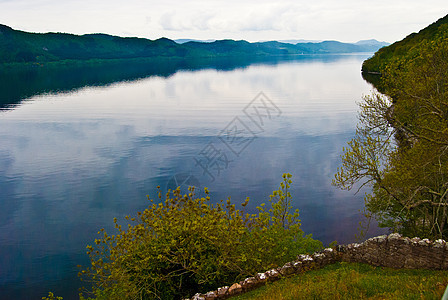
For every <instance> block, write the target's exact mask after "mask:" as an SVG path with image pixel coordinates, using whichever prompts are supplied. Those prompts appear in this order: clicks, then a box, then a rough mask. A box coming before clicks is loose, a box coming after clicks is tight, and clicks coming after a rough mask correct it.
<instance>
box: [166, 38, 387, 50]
mask: <svg viewBox="0 0 448 300" xmlns="http://www.w3.org/2000/svg"><path fill="white" fill-rule="evenodd" d="M174 41H175V42H176V43H178V44H185V43H187V42H200V43H211V42H214V41H216V40H210V39H209V40H197V39H176V40H174ZM263 42H270V41H259V43H263ZM275 42H280V43H285V44H293V45H297V44H306V43H321V42H324V41H323V40H304V39H300V40H276V41H275ZM348 44H354V45H364V46H365V45H369V46H372V47H380V48H381V47H384V46H388V45H390V43H388V42H380V41H377V40H374V39H371V40H361V41H358V42H356V43H348Z"/></svg>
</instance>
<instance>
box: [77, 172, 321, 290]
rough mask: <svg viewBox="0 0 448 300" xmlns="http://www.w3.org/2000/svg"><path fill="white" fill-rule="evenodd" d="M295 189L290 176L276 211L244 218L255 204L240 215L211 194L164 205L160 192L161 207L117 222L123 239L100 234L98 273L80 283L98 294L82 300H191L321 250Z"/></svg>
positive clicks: (261, 209)
mask: <svg viewBox="0 0 448 300" xmlns="http://www.w3.org/2000/svg"><path fill="white" fill-rule="evenodd" d="M290 184H291V175H290V174H284V175H283V181H282V182H281V185H280V187H279V189H278V190H276V191H274V192H273V194H272V195H271V196H270V200H269V202H270V208H267V207H266V206H265V205H264V204H261V205H260V206H258V207H257V210H258V213H255V214H253V213H245V211H244V207H246V205H247V204H248V202H249V199H248V198H247V199H246V201H245V202H244V203H242V204H241V208H240V209H238V208H237V207H236V205H235V204H232V202H231V200H230V199H228V200H227V201H221V202H218V203H216V204H214V203H212V202H211V199H210V196H209V193H208V190H207V189H205V194H206V196H205V197H202V198H198V197H196V196H195V191H194V188H190V193H189V194H188V195H181V194H180V190H179V189H177V190H175V191H172V192H168V193H167V194H166V195H165V198H164V197H163V196H162V194H161V193H160V192H159V200H158V201H152V200H150V206H149V207H148V208H147V209H146V210H145V211H143V212H139V213H138V214H137V216H136V217H127V218H126V222H130V224H129V225H128V226H126V227H122V226H121V225H119V222H118V220H116V219H115V224H116V229H117V233H116V234H110V233H106V232H105V231H104V230H100V232H99V235H100V238H99V239H96V240H95V244H94V245H93V246H88V254H89V256H90V260H91V266H90V267H88V268H86V269H84V270H82V271H81V272H80V276H81V278H82V279H83V280H84V281H85V282H86V284H89V285H90V284H91V286H87V287H86V289H84V290H83V294H82V295H80V297H81V299H84V297H93V299H181V298H188V297H191V296H193V295H194V294H195V293H196V292H197V291H199V290H203V291H207V290H212V289H216V288H218V287H220V286H222V285H225V284H231V283H233V282H235V281H238V280H241V279H242V278H245V277H247V276H251V275H253V274H255V273H256V272H258V271H259V270H263V269H269V268H275V267H279V266H281V265H283V264H284V263H286V262H288V261H291V260H293V259H294V258H295V257H296V256H297V255H298V254H300V253H313V252H315V251H317V250H319V249H322V243H321V242H319V241H317V240H314V239H312V237H311V236H310V235H304V232H303V231H302V230H301V229H300V220H299V219H298V217H299V214H298V211H295V212H291V211H290V210H291V208H292V197H291V194H290V192H289V190H290ZM163 198H164V199H163ZM86 299H92V298H86Z"/></svg>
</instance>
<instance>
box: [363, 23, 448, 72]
mask: <svg viewBox="0 0 448 300" xmlns="http://www.w3.org/2000/svg"><path fill="white" fill-rule="evenodd" d="M447 23H448V15H447V16H445V17H443V18H441V19H439V20H438V21H437V22H434V23H433V24H431V25H429V26H428V27H426V28H424V29H422V30H421V31H420V32H418V33H412V34H410V35H408V36H407V37H406V38H404V39H403V40H401V41H398V42H395V43H393V44H392V45H390V46H387V47H384V48H381V49H379V50H378V51H377V52H376V53H375V55H374V56H373V57H371V58H370V59H368V60H366V61H365V62H364V63H363V65H362V70H363V72H373V73H380V72H382V71H383V69H384V67H385V66H386V65H388V64H389V63H390V62H391V61H392V60H394V59H397V58H403V57H406V56H407V55H408V54H409V53H410V52H412V51H414V50H415V49H416V48H418V47H419V46H420V44H421V43H422V42H423V41H430V40H433V39H434V37H435V36H436V35H438V34H440V33H441V32H443V31H446V27H444V26H445V25H446V24H447Z"/></svg>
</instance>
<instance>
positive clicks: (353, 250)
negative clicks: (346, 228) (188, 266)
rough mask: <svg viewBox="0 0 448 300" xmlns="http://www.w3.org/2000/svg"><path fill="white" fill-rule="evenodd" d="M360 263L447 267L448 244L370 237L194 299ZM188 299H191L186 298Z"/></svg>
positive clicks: (301, 257) (397, 236) (227, 294)
mask: <svg viewBox="0 0 448 300" xmlns="http://www.w3.org/2000/svg"><path fill="white" fill-rule="evenodd" d="M340 261H344V262H360V263H367V264H370V265H374V266H384V267H389V268H400V269H402V268H405V269H434V270H446V269H448V243H446V242H445V241H444V240H437V241H434V242H432V241H430V240H428V239H420V238H413V239H410V238H407V237H402V236H401V235H400V234H398V233H393V234H390V235H388V236H387V235H383V236H378V237H374V238H370V239H368V240H366V241H365V242H363V243H361V244H358V243H354V244H349V245H340V246H337V247H336V249H332V248H327V249H325V250H324V251H321V252H317V253H314V254H313V255H299V256H298V257H297V260H295V261H292V262H288V263H286V264H285V265H284V266H282V267H280V268H277V269H272V270H269V271H267V272H264V273H258V274H257V275H256V276H255V277H249V278H246V279H244V280H242V281H240V282H237V283H234V284H233V285H231V286H225V287H221V288H219V289H217V290H216V291H210V292H208V293H206V294H200V293H198V294H196V295H194V296H193V298H192V299H191V300H210V299H226V298H229V297H232V296H236V295H239V294H241V293H245V292H247V291H250V290H253V289H255V288H257V287H259V286H262V285H264V284H266V283H267V282H272V281H276V280H279V279H280V278H282V277H287V276H291V275H293V274H300V273H303V272H305V271H309V270H313V269H318V268H322V267H324V266H326V265H328V264H333V263H335V262H340ZM187 300H188V299H187Z"/></svg>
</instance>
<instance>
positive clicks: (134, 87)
mask: <svg viewBox="0 0 448 300" xmlns="http://www.w3.org/2000/svg"><path fill="white" fill-rule="evenodd" d="M367 57H368V55H343V56H333V55H332V56H320V57H319V56H310V57H302V58H301V59H296V60H287V61H276V62H269V63H262V62H257V63H254V64H251V65H248V66H247V65H246V66H244V67H238V66H235V65H233V66H231V67H229V68H210V67H209V68H206V69H200V68H197V69H196V70H185V69H184V70H182V69H179V70H174V71H172V72H168V74H164V75H163V76H160V75H159V76H158V75H155V76H149V77H146V78H145V76H144V74H143V75H142V74H140V75H139V76H137V77H138V78H133V79H135V80H128V81H120V82H116V83H113V81H114V80H115V79H113V80H110V82H108V83H107V84H106V85H104V84H105V83H96V84H94V85H95V86H93V87H92V86H90V87H89V86H88V85H90V83H88V82H87V86H85V87H80V86H81V85H83V84H82V82H83V81H82V80H79V82H81V84H78V86H76V84H75V85H71V86H70V87H69V88H63V87H61V88H57V87H53V88H51V89H48V90H45V89H43V90H39V91H38V90H36V91H35V92H34V91H28V92H27V93H28V94H26V97H27V98H26V99H19V100H21V101H16V100H14V101H12V102H14V103H15V104H14V105H13V106H9V108H7V106H4V108H7V109H4V110H2V111H0V295H1V298H2V299H31V298H33V299H40V297H42V296H44V295H47V292H48V291H54V292H56V294H58V295H60V296H63V297H64V299H66V300H67V299H76V298H77V296H76V295H77V288H78V287H79V286H80V283H79V280H78V278H77V272H78V269H77V267H76V265H78V264H83V265H86V264H87V263H88V258H87V255H85V247H86V245H87V244H91V243H92V241H93V239H94V238H95V237H96V232H97V231H98V229H100V228H106V230H109V231H113V229H112V227H113V221H112V220H113V218H114V217H118V218H120V217H123V216H125V215H128V214H135V213H136V212H137V211H140V210H143V209H144V208H145V207H146V206H147V205H148V202H147V200H146V195H150V196H151V197H153V198H155V196H156V186H157V185H160V186H161V187H162V189H166V188H167V186H168V187H173V186H175V185H176V184H182V183H183V185H184V186H185V185H188V184H191V183H194V184H195V185H199V186H200V187H204V186H207V187H209V189H210V191H211V192H212V201H216V202H217V201H219V200H220V199H226V198H227V197H228V196H231V197H232V199H233V201H235V202H237V203H238V202H242V201H244V199H245V198H246V197H247V196H249V197H250V199H251V200H250V204H249V207H248V210H249V211H253V210H254V209H255V206H257V205H259V204H260V203H262V202H267V201H268V199H269V195H270V193H271V192H272V191H273V190H274V189H276V188H277V187H278V185H279V183H280V181H281V179H282V178H281V176H282V173H285V172H289V173H291V174H292V175H293V178H292V179H293V186H292V194H293V198H294V208H298V209H299V210H300V217H301V220H302V229H303V230H304V231H305V233H307V234H308V233H312V234H313V236H314V237H315V238H317V239H320V240H322V241H323V242H324V243H329V242H331V241H333V240H337V241H338V242H340V243H346V242H353V241H354V240H355V233H356V232H357V227H358V223H359V221H360V220H362V217H361V213H360V210H362V209H363V200H362V199H363V192H360V193H359V194H357V195H354V192H353V191H348V192H347V191H340V190H338V189H336V188H335V187H333V186H331V180H332V178H333V175H334V173H335V172H336V170H337V167H338V166H339V165H340V158H339V156H340V155H341V152H342V148H343V147H344V146H345V144H346V142H347V141H348V140H349V139H350V138H351V137H352V136H353V135H354V131H355V126H356V121H357V119H356V112H357V105H356V102H357V101H359V100H361V97H362V95H363V94H368V93H370V91H371V89H372V88H371V86H370V85H369V84H368V83H366V82H365V81H363V79H362V78H361V74H360V68H361V64H362V61H363V60H364V59H366V58H367ZM34 77H36V76H34ZM34 77H33V78H34ZM37 77H39V76H37ZM21 78H22V79H21V81H20V82H16V83H14V84H8V86H7V87H3V88H4V89H8V91H6V90H2V91H1V92H2V93H6V94H8V93H9V94H11V95H12V94H14V95H15V97H19V98H20V97H25V96H20V95H21V94H20V93H19V91H21V89H23V90H26V89H27V87H29V86H32V85H33V84H35V81H34V83H32V82H28V80H30V81H31V80H35V78H34V79H32V78H31V77H27V76H22V77H21ZM30 78H31V79H30ZM46 79H47V77H42V76H40V77H39V80H40V82H42V85H43V84H45V81H46ZM59 80H61V81H64V78H60V76H59ZM69 80H70V78H68V76H67V81H69ZM47 81H48V80H47ZM39 86H40V84H39ZM13 89H14V90H13ZM58 90H59V91H61V92H58ZM33 94H36V95H34V96H33ZM17 95H19V96H17ZM23 95H25V94H23ZM8 101H9V100H8ZM5 103H11V101H10V102H5ZM380 232H381V230H379V229H378V228H376V227H375V226H372V227H371V229H370V231H369V233H368V236H373V235H376V234H379V233H380Z"/></svg>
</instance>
